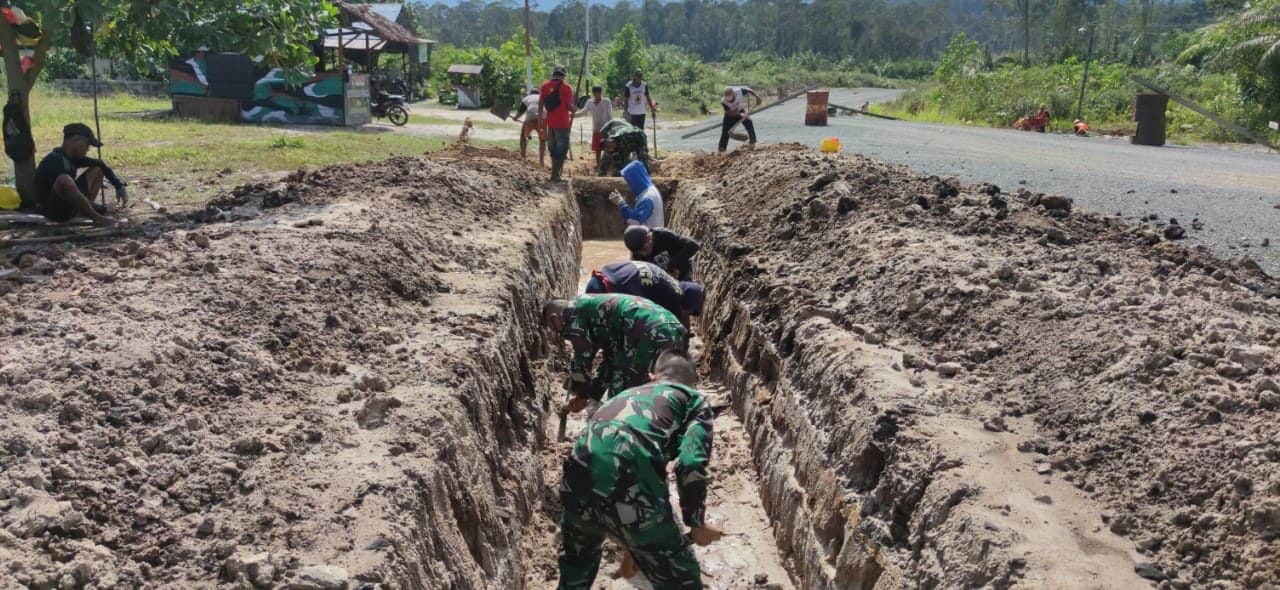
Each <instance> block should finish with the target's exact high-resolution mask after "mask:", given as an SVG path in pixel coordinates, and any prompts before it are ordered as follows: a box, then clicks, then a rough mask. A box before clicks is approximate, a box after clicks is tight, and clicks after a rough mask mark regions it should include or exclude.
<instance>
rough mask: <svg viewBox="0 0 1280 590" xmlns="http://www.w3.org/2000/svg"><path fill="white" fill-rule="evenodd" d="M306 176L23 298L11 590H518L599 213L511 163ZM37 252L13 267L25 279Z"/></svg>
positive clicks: (3, 550) (370, 168)
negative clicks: (584, 239)
mask: <svg viewBox="0 0 1280 590" xmlns="http://www.w3.org/2000/svg"><path fill="white" fill-rule="evenodd" d="M498 155H499V156H501V159H495V158H494V157H493V156H494V154H491V153H487V152H484V151H479V150H470V151H468V150H463V151H455V152H450V153H444V154H439V155H436V156H432V157H431V158H429V159H416V158H397V159H392V160H388V161H386V162H381V163H377V164H365V165H350V166H338V167H333V168H326V169H322V170H315V171H307V170H303V171H299V172H298V173H295V174H294V175H292V176H290V177H289V179H288V182H287V183H285V184H281V185H279V186H259V187H248V188H246V189H244V190H239V191H236V192H235V194H228V195H224V196H223V197H222V198H220V199H217V200H216V201H215V202H214V203H213V204H214V205H216V206H217V207H219V208H218V209H211V210H210V211H211V212H212V213H210V214H205V213H201V214H200V215H197V217H198V218H199V219H202V220H204V219H211V218H213V217H215V216H216V215H214V214H217V213H218V212H219V211H221V212H222V213H223V214H225V213H226V212H228V211H230V212H235V215H234V216H233V218H235V219H236V220H235V221H231V222H221V221H219V222H211V223H203V222H198V221H183V220H176V219H175V220H170V221H169V222H168V223H167V224H166V225H164V226H163V227H161V228H160V229H161V230H162V231H160V232H157V233H158V235H156V236H155V237H152V238H147V237H144V236H139V237H138V238H137V239H130V240H123V241H115V242H98V243H94V244H89V245H85V246H82V247H71V246H65V245H64V246H59V247H46V248H41V249H38V250H36V251H34V252H27V253H25V254H23V255H21V257H20V260H19V263H20V265H21V266H22V268H23V270H22V273H21V274H22V277H21V278H22V280H20V281H12V280H5V281H0V286H2V287H4V289H5V291H7V293H6V294H5V295H4V299H3V301H4V305H3V309H2V310H0V334H2V335H3V336H0V338H3V354H2V356H0V473H2V475H0V587H3V588H12V587H31V588H86V587H88V588H102V589H105V588H143V587H146V588H153V587H164V588H192V587H212V586H215V585H219V584H227V585H228V586H227V587H241V588H275V587H286V586H287V587H292V588H353V589H354V588H357V587H370V588H372V587H375V585H377V584H382V587H389V588H391V587H394V588H399V587H431V588H489V587H493V584H499V585H502V584H507V583H511V584H518V583H519V581H520V580H522V579H523V577H524V574H525V572H524V565H523V563H522V562H521V561H520V560H517V559H515V558H514V557H516V556H517V555H518V553H516V552H514V551H513V548H518V547H520V546H521V544H522V543H523V542H524V536H525V535H526V534H527V533H526V531H524V529H523V527H522V526H521V525H522V523H523V522H525V521H527V520H528V518H529V515H530V513H531V512H532V511H533V510H535V507H536V506H537V504H538V502H539V498H538V496H537V495H538V494H539V493H540V490H541V473H540V469H539V465H538V459H537V455H536V449H537V448H538V447H540V446H541V443H540V439H541V437H542V435H541V430H540V428H539V426H540V425H541V423H542V420H543V416H544V414H545V412H546V411H547V408H549V407H550V403H551V401H552V399H551V396H550V395H551V394H550V389H549V385H548V383H547V382H545V380H544V379H543V375H544V374H545V373H544V372H543V371H542V369H541V368H540V366H541V361H539V360H538V359H537V358H535V357H534V356H532V354H531V353H536V351H538V350H539V349H540V348H544V347H545V344H543V343H542V342H541V337H542V332H541V331H540V330H537V329H536V328H535V326H536V323H537V321H538V320H537V314H538V308H537V305H538V303H537V302H540V301H542V300H544V299H545V298H547V297H549V296H551V295H552V294H554V293H562V292H566V291H567V290H569V289H572V285H573V284H574V281H576V270H577V269H576V264H574V260H575V258H576V256H577V248H578V243H577V242H578V240H577V236H576V230H575V229H574V223H576V218H575V215H574V211H575V210H574V208H573V207H572V206H571V203H570V202H569V201H568V200H567V199H566V198H565V197H564V196H563V190H557V189H555V188H554V187H550V186H549V185H546V184H545V183H544V181H543V179H542V175H541V173H539V172H537V171H534V170H532V169H531V168H528V167H525V166H521V165H513V163H512V162H511V161H510V160H509V159H508V155H507V154H505V153H503V154H498ZM13 253H14V252H11V254H13Z"/></svg>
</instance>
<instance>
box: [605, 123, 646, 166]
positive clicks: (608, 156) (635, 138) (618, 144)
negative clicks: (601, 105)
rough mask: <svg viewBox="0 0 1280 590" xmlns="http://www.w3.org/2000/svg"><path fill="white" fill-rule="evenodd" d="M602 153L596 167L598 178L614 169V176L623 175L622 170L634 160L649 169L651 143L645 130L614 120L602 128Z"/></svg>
mask: <svg viewBox="0 0 1280 590" xmlns="http://www.w3.org/2000/svg"><path fill="white" fill-rule="evenodd" d="M600 134H601V135H602V136H603V138H602V139H601V144H600V145H601V149H602V150H603V153H601V157H600V164H599V165H598V166H597V167H596V174H597V175H598V176H605V175H607V174H609V173H610V170H611V169H612V171H613V172H612V173H613V174H621V173H622V168H623V167H625V166H626V165H627V164H630V163H631V161H632V160H639V161H641V162H643V163H644V167H645V168H646V169H648V168H649V143H648V141H649V140H648V139H647V138H646V137H645V135H644V129H641V128H639V127H636V126H634V125H632V124H630V123H628V122H626V121H623V120H620V119H614V120H612V121H609V122H608V123H605V124H604V127H601V128H600Z"/></svg>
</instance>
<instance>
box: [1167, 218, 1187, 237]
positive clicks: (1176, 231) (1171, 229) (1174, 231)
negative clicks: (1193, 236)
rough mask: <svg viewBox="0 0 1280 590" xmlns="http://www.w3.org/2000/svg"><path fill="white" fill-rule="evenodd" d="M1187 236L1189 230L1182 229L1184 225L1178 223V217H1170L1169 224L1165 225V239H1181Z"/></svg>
mask: <svg viewBox="0 0 1280 590" xmlns="http://www.w3.org/2000/svg"><path fill="white" fill-rule="evenodd" d="M1186 236H1187V230H1185V229H1182V226H1181V225H1178V220H1177V219H1170V220H1169V225H1166V226H1165V227H1164V239H1166V240H1181V239H1182V238H1184V237H1186Z"/></svg>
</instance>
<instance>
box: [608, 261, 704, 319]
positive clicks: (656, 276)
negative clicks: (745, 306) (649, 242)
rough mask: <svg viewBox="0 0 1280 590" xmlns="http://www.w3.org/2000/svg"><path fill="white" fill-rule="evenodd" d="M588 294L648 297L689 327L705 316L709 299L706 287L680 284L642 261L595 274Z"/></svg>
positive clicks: (660, 270) (626, 263)
mask: <svg viewBox="0 0 1280 590" xmlns="http://www.w3.org/2000/svg"><path fill="white" fill-rule="evenodd" d="M586 291H587V293H588V294H597V293H622V294H624V295H635V296H636V297H644V298H645V299H648V300H650V301H652V302H654V303H657V304H658V305H661V306H662V307H663V308H664V309H666V310H667V311H669V312H671V313H672V314H674V315H675V316H676V318H677V319H679V320H680V323H682V324H684V326H685V328H688V327H689V317H690V316H696V315H701V314H702V304H703V302H704V301H705V299H706V295H705V292H704V291H703V289H702V285H699V284H698V283H695V282H693V281H677V280H675V278H673V277H672V276H671V275H669V274H667V272H666V271H665V270H662V267H660V266H658V265H656V264H654V263H652V262H644V261H639V260H626V261H622V262H614V263H612V264H606V265H605V266H604V267H603V268H599V269H595V270H592V271H591V280H589V281H587V289H586Z"/></svg>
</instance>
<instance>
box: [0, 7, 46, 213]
mask: <svg viewBox="0 0 1280 590" xmlns="http://www.w3.org/2000/svg"><path fill="white" fill-rule="evenodd" d="M0 47H3V48H4V76H5V82H7V84H8V87H9V96H10V97H14V95H17V96H16V98H17V99H18V100H20V101H22V102H21V104H22V114H23V116H24V117H26V118H27V123H28V124H30V122H31V100H30V99H31V87H32V86H34V85H35V81H36V76H38V75H39V74H40V68H41V67H43V66H44V56H45V54H46V53H48V51H49V34H48V33H47V32H46V33H45V34H44V35H43V36H42V37H41V38H40V42H39V43H38V44H37V45H36V47H35V52H34V54H33V55H32V58H33V59H34V60H35V66H34V67H32V68H31V71H30V72H27V73H25V74H24V73H23V72H22V58H21V56H20V55H19V54H18V51H17V48H18V35H17V32H15V31H14V30H13V27H12V26H10V25H9V22H8V21H6V20H5V19H3V18H0ZM13 177H14V184H15V185H17V186H16V188H17V189H18V194H19V195H21V197H22V204H23V206H24V207H25V206H29V205H31V204H34V203H35V202H36V190H35V186H36V160H35V154H32V157H30V158H27V159H26V160H23V161H21V162H17V161H15V162H14V163H13Z"/></svg>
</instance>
